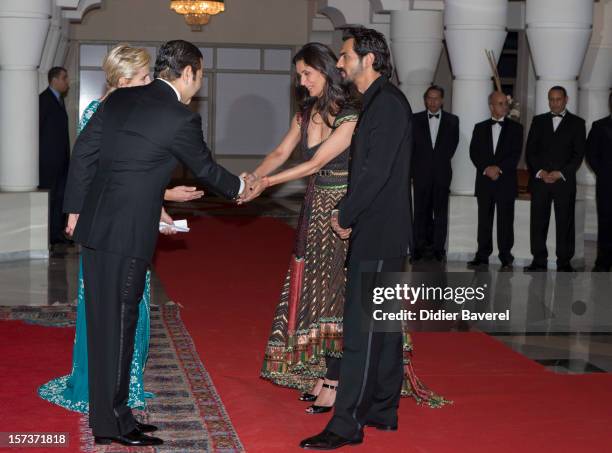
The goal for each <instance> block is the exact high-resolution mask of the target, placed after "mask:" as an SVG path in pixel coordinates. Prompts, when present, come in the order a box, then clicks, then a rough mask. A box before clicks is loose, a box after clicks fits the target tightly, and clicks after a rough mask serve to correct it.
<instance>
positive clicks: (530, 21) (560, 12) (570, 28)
mask: <svg viewBox="0 0 612 453" xmlns="http://www.w3.org/2000/svg"><path fill="white" fill-rule="evenodd" d="M526 6H527V12H526V19H525V21H526V28H527V39H528V40H529V47H530V49H531V56H532V57H533V64H534V66H535V70H536V76H537V82H536V111H535V113H536V114H540V113H544V112H547V111H548V110H549V107H548V90H549V89H550V88H551V87H552V86H554V85H561V86H563V87H564V88H565V89H566V90H567V94H568V96H569V101H568V109H569V110H570V111H571V112H573V113H577V107H578V82H577V79H578V74H579V73H580V68H581V66H582V62H583V60H584V55H585V53H586V50H587V46H588V44H589V38H590V37H591V25H592V24H593V2H592V1H591V0H527V4H526Z"/></svg>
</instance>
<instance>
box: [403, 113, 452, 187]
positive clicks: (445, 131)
mask: <svg viewBox="0 0 612 453" xmlns="http://www.w3.org/2000/svg"><path fill="white" fill-rule="evenodd" d="M440 113H441V116H440V127H439V128H438V136H437V138H436V146H435V148H434V147H432V144H431V135H430V131H429V119H428V117H427V110H424V111H422V112H419V113H416V114H415V115H414V116H413V124H414V134H413V135H414V150H413V153H412V180H413V181H414V184H415V185H416V186H419V185H428V184H431V183H432V182H433V183H435V184H436V185H439V186H446V187H449V186H450V183H451V179H452V177H453V171H452V168H451V159H452V158H453V156H454V155H455V151H456V150H457V144H458V143H459V118H458V117H457V116H456V115H453V114H452V113H448V112H445V111H443V110H441V111H440Z"/></svg>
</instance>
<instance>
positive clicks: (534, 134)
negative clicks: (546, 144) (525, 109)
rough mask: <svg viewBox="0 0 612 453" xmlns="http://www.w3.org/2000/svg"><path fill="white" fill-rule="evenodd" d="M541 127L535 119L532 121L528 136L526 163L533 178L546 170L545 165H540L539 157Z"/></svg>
mask: <svg viewBox="0 0 612 453" xmlns="http://www.w3.org/2000/svg"><path fill="white" fill-rule="evenodd" d="M539 129H540V126H539V124H538V120H537V119H536V118H534V119H533V120H532V121H531V127H530V128H529V134H528V135H527V145H526V147H525V162H526V163H527V168H528V169H529V173H531V176H532V177H534V178H535V177H536V174H537V173H538V171H540V170H542V169H543V168H544V165H543V164H542V163H540V159H539V157H538V151H539V150H538V135H539Z"/></svg>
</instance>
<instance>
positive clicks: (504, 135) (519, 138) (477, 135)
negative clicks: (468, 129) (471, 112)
mask: <svg viewBox="0 0 612 453" xmlns="http://www.w3.org/2000/svg"><path fill="white" fill-rule="evenodd" d="M492 127H493V122H492V121H491V120H490V119H488V120H486V121H482V122H480V123H478V124H476V125H475V126H474V132H473V133H472V141H471V142H470V159H472V162H473V163H474V166H475V167H476V187H475V195H476V196H477V197H478V196H486V195H492V196H494V197H495V198H500V199H501V198H503V199H514V198H516V196H517V195H518V184H517V177H516V167H517V166H518V162H519V159H520V158H521V150H522V148H523V126H522V125H521V124H519V123H517V122H516V121H512V120H511V119H508V118H506V119H505V120H504V121H503V124H502V129H501V132H500V134H499V140H498V142H497V149H496V150H495V152H493V135H492V131H491V129H492ZM490 165H497V166H498V167H499V168H501V171H502V173H501V175H499V178H497V180H495V181H493V180H492V179H491V178H489V177H488V176H485V175H484V174H483V172H484V169H485V168H487V167H488V166H490Z"/></svg>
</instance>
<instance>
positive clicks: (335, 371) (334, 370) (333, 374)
mask: <svg viewBox="0 0 612 453" xmlns="http://www.w3.org/2000/svg"><path fill="white" fill-rule="evenodd" d="M340 363H342V359H339V358H338V357H331V356H325V367H326V368H327V370H326V371H325V379H329V380H330V381H337V380H338V379H340Z"/></svg>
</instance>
